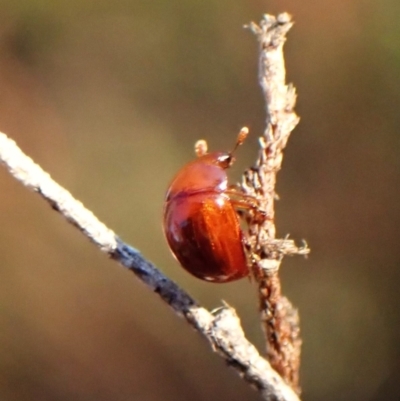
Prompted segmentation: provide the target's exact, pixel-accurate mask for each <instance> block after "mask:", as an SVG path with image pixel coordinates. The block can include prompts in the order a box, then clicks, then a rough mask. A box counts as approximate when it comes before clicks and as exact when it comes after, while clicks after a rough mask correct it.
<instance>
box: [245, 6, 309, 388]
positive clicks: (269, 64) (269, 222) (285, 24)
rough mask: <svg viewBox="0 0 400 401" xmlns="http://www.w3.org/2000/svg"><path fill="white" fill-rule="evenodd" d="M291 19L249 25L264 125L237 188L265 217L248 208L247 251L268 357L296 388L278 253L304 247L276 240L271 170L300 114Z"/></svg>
mask: <svg viewBox="0 0 400 401" xmlns="http://www.w3.org/2000/svg"><path fill="white" fill-rule="evenodd" d="M292 25H293V22H292V19H291V17H290V15H289V14H286V13H284V14H280V15H278V16H277V17H274V16H272V15H264V18H263V19H262V21H261V23H260V24H259V25H257V24H255V23H251V24H250V25H249V28H250V30H251V31H252V32H253V33H254V34H255V35H256V37H257V39H258V42H259V46H260V59H259V82H260V85H261V88H262V91H263V94H264V99H265V105H266V115H267V117H266V128H265V131H264V135H263V136H262V137H261V138H260V148H261V149H260V152H259V156H258V160H257V162H256V164H255V166H254V167H252V168H251V169H248V170H247V171H246V172H245V174H244V177H243V182H242V189H243V191H244V192H245V193H246V194H249V195H251V196H254V197H256V198H257V199H258V200H259V204H260V207H261V209H262V210H263V211H264V212H265V215H266V218H265V219H263V220H262V221H260V218H259V217H258V216H255V215H254V214H251V213H249V214H248V216H247V221H248V224H249V233H248V251H249V254H250V256H251V259H252V270H253V273H254V276H255V278H256V281H257V284H258V288H259V302H260V310H261V317H262V322H263V328H264V332H265V335H266V345H267V357H268V360H269V361H270V363H271V365H272V366H273V368H274V369H275V370H276V371H277V372H279V373H280V375H281V376H282V377H283V379H284V380H285V381H286V382H287V383H288V384H289V385H290V386H292V388H293V389H294V390H295V391H296V392H298V393H299V392H300V387H299V366H300V347H301V339H300V329H299V318H298V314H297V310H295V309H294V308H293V306H292V305H291V303H290V302H289V300H288V299H286V298H285V297H283V295H282V292H281V283H280V279H279V275H278V271H279V267H280V264H281V261H282V258H283V256H285V255H294V254H302V255H305V254H307V253H308V252H309V249H308V248H307V246H306V245H304V246H303V247H297V246H296V245H295V243H294V242H293V241H292V240H289V239H287V238H285V239H276V228H275V219H274V218H275V209H274V202H275V200H276V199H277V194H276V193H275V185H276V175H277V173H278V171H279V170H280V169H281V165H282V160H283V150H284V148H285V146H286V143H287V141H288V139H289V136H290V134H291V132H292V130H293V129H294V128H295V127H296V125H297V123H298V121H299V117H298V116H297V115H296V113H295V111H294V106H295V103H296V92H295V89H294V88H293V87H292V86H291V85H288V84H286V70H285V59H284V53H283V45H284V43H285V41H286V35H287V33H288V32H289V30H290V28H291V27H292Z"/></svg>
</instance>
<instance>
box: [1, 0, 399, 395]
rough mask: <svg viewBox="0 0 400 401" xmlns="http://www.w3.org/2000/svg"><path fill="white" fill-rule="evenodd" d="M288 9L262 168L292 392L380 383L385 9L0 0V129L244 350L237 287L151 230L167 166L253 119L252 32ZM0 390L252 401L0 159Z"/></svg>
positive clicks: (389, 332)
mask: <svg viewBox="0 0 400 401" xmlns="http://www.w3.org/2000/svg"><path fill="white" fill-rule="evenodd" d="M280 11H288V12H290V13H291V14H293V15H294V17H295V21H296V25H295V26H294V28H293V30H292V31H291V33H290V34H289V40H288V42H287V44H286V47H285V49H286V61H287V69H288V79H289V81H290V82H293V83H294V84H295V86H296V87H297V89H298V93H299V100H298V106H297V111H298V113H299V114H300V116H301V123H300V125H299V126H298V128H297V129H296V130H295V132H294V133H293V135H292V138H291V140H290V141H289V145H288V148H287V151H286V153H285V159H284V168H283V170H282V171H281V172H280V173H279V182H278V192H279V195H280V197H281V200H280V201H279V202H278V204H277V226H278V232H279V235H280V236H284V235H286V234H288V233H290V235H291V236H292V238H295V239H298V240H302V239H306V240H307V242H308V243H309V245H310V246H311V248H312V253H311V255H310V257H309V258H308V259H303V258H301V257H297V258H291V259H287V260H285V261H284V263H283V267H282V279H283V288H284V292H285V294H286V295H287V296H288V297H289V298H290V299H291V300H292V302H293V303H294V304H295V305H297V307H298V308H299V310H300V315H301V321H302V335H303V341H304V347H303V357H302V368H301V378H302V387H303V395H304V396H303V397H304V400H309V401H313V400H322V399H323V400H325V401H330V400H332V401H333V400H338V399H340V400H372V401H379V400H385V401H389V400H396V401H398V400H399V397H400V360H399V356H400V331H399V328H400V305H399V301H400V292H399V280H400V264H399V262H400V246H399V245H398V241H399V227H400V212H399V204H400V191H399V185H400V158H399V145H400V140H399V139H400V136H399V125H400V112H399V110H400V25H399V23H398V20H399V15H400V3H399V1H398V0H382V1H379V2H376V1H372V0H371V1H361V0H353V1H338V0H335V1H333V0H325V1H308V2H304V1H302V2H299V1H294V0H282V1H276V0H271V1H268V2H267V1H263V0H236V1H232V0H202V1H196V0H168V1H167V0H153V1H147V0H129V1H127V0H114V1H111V0H99V1H96V2H94V1H89V0H79V1H78V0H18V1H14V0H0V130H1V131H3V132H6V133H7V134H8V135H10V136H11V137H13V138H14V139H15V140H16V141H17V142H18V143H19V145H20V146H21V147H22V148H23V150H24V151H26V152H27V153H28V154H29V155H31V156H32V157H33V158H34V160H36V161H37V162H38V163H40V164H41V165H42V166H43V168H45V169H46V170H48V171H49V172H50V173H51V175H52V176H53V177H54V178H55V179H56V180H57V181H59V182H60V183H61V184H62V185H64V186H65V187H67V188H68V189H69V190H70V191H71V192H72V193H73V194H74V195H75V196H76V197H77V198H78V199H80V200H82V201H83V202H84V204H85V205H86V206H88V207H89V208H90V209H92V210H93V211H94V213H95V214H96V215H98V216H99V218H100V219H102V220H103V221H104V222H105V223H106V224H108V225H109V226H110V227H111V228H113V229H114V230H115V231H116V232H117V233H118V234H119V235H120V236H121V237H122V238H123V239H124V240H126V241H127V242H129V243H131V244H132V245H134V246H135V247H137V248H139V249H140V250H141V251H142V253H143V254H144V255H145V256H146V257H148V258H149V259H151V260H152V261H153V262H155V263H156V264H157V265H158V266H159V267H160V268H162V270H163V271H164V272H165V273H166V274H168V275H169V276H170V277H172V278H173V279H174V280H176V281H177V282H178V283H179V284H180V285H182V286H183V287H185V288H186V289H187V290H188V291H189V292H190V293H191V294H192V295H193V296H194V297H195V298H197V299H198V300H199V301H200V302H201V303H203V304H204V305H206V306H207V307H209V308H213V307H217V306H219V305H220V304H221V300H222V299H223V300H226V301H227V302H229V303H230V304H232V305H233V306H235V307H236V308H237V309H238V312H239V313H240V315H241V318H242V320H243V324H244V326H245V328H246V332H247V335H248V337H249V338H250V339H251V340H252V341H253V342H254V343H255V344H257V346H258V347H259V349H260V350H263V347H264V346H263V340H262V334H261V332H260V327H259V321H258V314H257V301H256V291H255V288H254V286H253V285H251V284H250V283H249V282H248V281H247V280H242V281H240V282H237V283H232V284H226V285H213V284H207V283H204V282H201V281H199V280H196V279H195V278H192V277H190V276H189V275H188V274H187V273H185V272H184V271H183V270H182V269H181V268H180V267H179V266H178V264H177V263H176V262H175V261H174V259H173V258H172V256H171V255H170V253H169V250H168V249H167V246H166V244H165V241H164V238H163V234H162V230H161V214H162V207H163V197H164V193H165V190H166V187H167V185H168V182H169V180H170V179H171V177H172V176H173V174H174V173H175V172H176V171H177V170H178V169H179V168H180V167H181V166H182V165H183V164H184V163H185V162H187V161H189V160H191V159H192V158H193V144H194V142H195V141H196V140H197V139H199V138H205V139H207V140H208V142H209V146H210V147H211V148H212V149H218V150H219V149H221V150H225V149H229V148H230V147H231V146H232V144H233V142H234V139H235V137H236V134H237V132H238V130H239V129H240V128H241V127H242V126H243V125H248V126H249V127H250V129H251V137H250V138H249V140H248V141H247V143H246V144H245V145H244V146H243V147H242V148H241V149H240V153H239V154H238V161H237V164H236V166H235V167H234V168H233V169H232V171H231V178H232V181H233V182H234V181H235V180H238V179H239V177H240V172H241V171H242V170H243V169H244V168H246V167H247V166H249V165H251V164H252V162H253V160H254V158H255V155H256V152H257V137H258V136H259V135H260V134H261V133H262V130H263V126H264V124H263V122H264V119H265V114H264V104H263V99H262V96H261V92H260V89H259V87H258V83H257V44H256V41H255V38H254V37H253V36H252V35H251V34H250V33H249V32H248V31H245V30H243V29H242V26H243V24H245V23H247V22H249V21H251V20H255V21H259V20H260V18H261V15H262V14H263V13H265V12H269V13H276V12H280ZM0 327H1V329H0V398H1V399H2V400H7V401H14V400H15V401H25V400H41V401H47V400H58V401H64V400H65V401H67V400H74V401H92V400H93V401H108V400H113V401H120V400H121V401H125V400H142V401H144V400H146V401H153V400H154V401H155V400H176V401H179V400H188V399H190V400H191V401H203V400H221V399H224V400H225V399H226V400H231V401H235V400H245V399H246V400H259V399H260V397H259V395H258V394H257V393H256V392H254V391H253V390H252V389H250V388H249V387H248V386H247V385H246V384H245V383H244V382H242V381H241V380H240V378H238V377H237V375H236V373H235V372H233V371H231V370H229V369H227V368H226V367H225V365H224V363H223V361H222V360H221V359H220V358H219V357H218V356H216V355H214V354H212V353H211V352H210V350H209V347H208V345H207V344H206V343H205V341H203V340H202V339H201V338H200V337H199V336H198V335H197V334H196V333H194V332H193V331H192V330H191V329H190V328H189V327H187V325H186V324H185V323H184V322H183V321H181V320H180V319H179V318H177V317H176V316H175V315H173V313H172V312H171V311H170V310H169V309H168V308H167V307H166V306H165V305H164V304H163V303H162V302H160V300H159V299H157V297H155V296H154V295H153V294H151V293H150V292H149V291H148V290H147V289H146V288H145V287H144V286H143V285H142V284H141V283H139V282H138V281H137V280H136V279H135V278H134V276H133V275H132V274H131V273H129V272H128V271H125V270H124V269H122V268H121V267H119V266H118V265H116V264H115V263H113V262H111V261H109V260H107V258H106V257H105V256H104V255H102V254H100V253H99V252H98V251H97V250H96V249H95V247H93V246H92V245H91V244H90V243H89V242H88V241H87V240H86V239H85V238H83V236H82V235H81V234H80V233H79V232H78V231H77V230H75V229H74V228H73V227H72V226H70V225H68V224H66V223H65V221H64V220H63V219H62V218H61V217H60V216H59V215H58V214H57V213H54V212H53V211H52V210H51V209H50V208H49V206H48V205H47V204H46V203H45V202H43V201H42V200H41V199H40V198H39V197H38V196H37V195H35V194H33V193H31V192H29V191H27V190H26V189H24V188H22V186H21V185H20V184H18V183H17V182H15V181H14V180H13V179H12V178H11V177H10V176H9V175H8V174H7V172H6V171H5V169H4V168H1V169H0Z"/></svg>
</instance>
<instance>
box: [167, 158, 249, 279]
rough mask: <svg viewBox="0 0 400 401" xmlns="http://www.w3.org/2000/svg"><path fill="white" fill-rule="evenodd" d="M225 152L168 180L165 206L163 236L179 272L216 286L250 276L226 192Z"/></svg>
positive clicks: (185, 168)
mask: <svg viewBox="0 0 400 401" xmlns="http://www.w3.org/2000/svg"><path fill="white" fill-rule="evenodd" d="M231 162H232V156H231V154H230V153H224V152H214V153H210V154H206V155H204V156H201V157H199V158H198V159H197V160H195V161H193V162H191V163H189V164H187V165H186V166H184V167H183V168H182V169H181V170H180V171H179V172H178V174H177V175H176V176H175V178H174V180H173V181H172V183H171V185H170V188H169V190H168V192H167V195H166V203H165V207H164V231H165V235H166V238H167V241H168V244H169V246H170V248H171V250H172V252H173V254H174V255H175V257H176V258H177V259H178V261H179V262H180V264H181V265H182V267H183V268H184V269H185V270H187V271H188V272H189V273H191V274H193V275H194V276H196V277H198V278H200V279H203V280H206V281H211V282H215V283H222V282H228V281H232V280H237V279H239V278H242V277H245V276H247V275H248V274H249V271H248V267H247V261H246V255H245V252H244V248H243V235H242V231H241V229H240V224H239V218H238V215H237V213H236V211H235V209H234V206H233V202H232V201H231V199H230V197H229V195H228V194H227V193H226V190H227V187H228V177H227V174H226V171H225V169H226V168H228V167H229V166H230V164H231Z"/></svg>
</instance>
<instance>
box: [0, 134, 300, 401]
mask: <svg viewBox="0 0 400 401" xmlns="http://www.w3.org/2000/svg"><path fill="white" fill-rule="evenodd" d="M0 162H1V163H2V164H4V166H5V167H6V168H7V170H8V171H9V172H10V174H11V175H12V176H13V177H14V178H15V179H17V180H18V181H19V182H21V183H22V184H23V185H24V186H26V187H28V188H30V189H31V190H33V191H34V192H36V193H38V194H39V195H40V196H41V197H42V198H43V199H45V200H46V201H47V202H48V203H49V204H50V205H51V207H52V208H53V209H54V210H56V211H58V212H59V213H61V214H62V215H63V216H64V217H65V218H66V219H67V220H68V221H69V222H70V223H72V224H73V225H74V226H75V227H77V228H78V229H79V230H80V231H81V232H82V233H83V234H84V235H85V236H86V237H87V238H89V240H90V241H91V242H92V243H94V244H95V245H96V246H97V247H98V248H99V249H100V250H101V251H102V252H104V253H106V254H108V255H109V256H110V257H111V258H112V259H114V260H116V261H117V262H119V263H120V264H121V265H123V266H125V267H127V268H128V269H130V270H131V271H132V272H133V273H134V274H135V275H136V276H137V277H138V278H139V279H140V280H141V281H142V282H144V283H145V284H146V285H147V286H148V287H149V289H150V290H151V291H153V292H155V293H157V294H158V295H159V296H160V297H161V299H162V300H163V301H164V302H166V303H167V304H168V305H169V306H170V307H171V308H172V309H173V310H174V311H175V313H176V314H177V315H179V316H181V317H183V318H184V319H186V321H187V322H188V323H189V324H190V325H191V326H192V327H193V328H194V329H195V330H196V331H198V332H199V333H200V334H202V336H203V337H205V338H206V339H207V340H208V341H209V343H210V344H211V346H212V349H213V350H214V351H217V352H218V353H219V354H220V355H221V356H222V357H223V358H224V359H225V360H226V361H227V363H228V364H229V365H230V366H232V367H233V368H234V369H235V370H236V371H237V372H238V373H239V375H240V376H241V377H243V378H244V380H246V381H247V382H248V383H250V384H251V385H252V386H253V387H255V388H256V389H257V390H258V391H259V392H260V393H261V394H262V395H263V398H264V399H265V400H268V401H299V399H298V397H297V395H296V394H295V393H294V392H293V390H292V389H291V388H290V387H289V386H288V385H287V384H286V383H285V382H284V381H283V380H282V379H281V377H280V376H279V375H278V373H276V372H275V371H274V370H273V369H272V367H271V365H270V364H269V363H268V362H267V361H266V360H265V359H264V358H262V357H261V356H260V354H259V353H258V351H257V349H256V348H255V347H254V346H253V345H252V344H251V343H250V342H249V341H248V340H247V339H246V337H245V335H244V332H243V329H242V327H241V325H240V320H239V318H238V316H237V314H236V312H235V310H234V309H232V308H230V307H229V306H228V305H225V306H223V307H221V308H219V309H217V310H215V311H213V312H209V311H208V310H207V309H205V308H203V307H201V306H200V305H199V304H198V303H197V302H196V301H195V300H194V299H193V298H192V297H191V296H190V295H189V294H188V293H186V292H185V291H184V290H182V289H181V288H179V287H178V286H177V284H175V283H174V282H173V281H172V280H170V279H169V278H168V277H166V276H165V275H163V274H162V273H161V272H160V271H159V270H158V269H157V268H156V267H155V266H154V265H153V264H152V263H151V262H149V261H148V260H146V259H145V258H144V257H143V256H142V255H141V254H140V252H139V251H138V250H136V249H134V248H133V247H131V246H129V245H127V244H125V243H124V242H122V241H121V240H120V239H119V238H118V237H117V236H116V235H115V233H114V232H113V231H112V230H110V229H109V228H107V227H106V226H105V225H104V224H103V223H102V222H100V221H99V220H98V219H97V218H96V216H95V215H94V214H93V213H92V212H91V211H89V210H88V209H86V208H85V207H84V206H83V204H82V203H81V202H79V201H77V200H76V199H74V198H73V196H72V195H71V194H70V193H69V192H68V191H67V190H66V189H64V188H63V187H61V186H60V185H59V184H57V183H56V182H55V181H54V180H53V179H52V178H51V177H50V175H49V174H48V173H46V172H45V171H43V170H42V168H41V167H40V166H38V165H37V164H35V163H34V162H33V160H32V159H31V158H29V157H28V156H26V155H25V154H24V153H23V152H22V151H21V149H20V148H19V147H18V146H17V144H16V143H15V142H14V141H13V140H11V139H9V138H8V137H7V136H6V135H5V134H3V133H0Z"/></svg>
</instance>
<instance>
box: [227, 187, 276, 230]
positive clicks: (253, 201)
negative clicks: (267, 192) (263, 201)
mask: <svg viewBox="0 0 400 401" xmlns="http://www.w3.org/2000/svg"><path fill="white" fill-rule="evenodd" d="M224 193H225V194H227V195H228V196H229V197H230V200H231V203H232V205H233V206H234V207H235V209H237V210H239V211H249V210H250V211H252V212H253V213H254V216H255V219H256V220H257V221H260V222H262V221H265V220H266V219H268V216H267V214H266V213H265V211H264V210H262V209H261V207H260V201H259V200H258V199H257V198H256V197H255V196H252V195H248V194H245V193H243V192H242V191H241V190H240V188H239V187H237V186H230V187H229V188H228V189H227V190H226V191H224Z"/></svg>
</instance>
